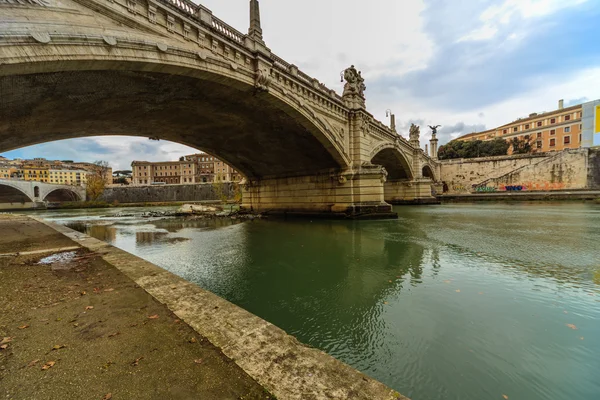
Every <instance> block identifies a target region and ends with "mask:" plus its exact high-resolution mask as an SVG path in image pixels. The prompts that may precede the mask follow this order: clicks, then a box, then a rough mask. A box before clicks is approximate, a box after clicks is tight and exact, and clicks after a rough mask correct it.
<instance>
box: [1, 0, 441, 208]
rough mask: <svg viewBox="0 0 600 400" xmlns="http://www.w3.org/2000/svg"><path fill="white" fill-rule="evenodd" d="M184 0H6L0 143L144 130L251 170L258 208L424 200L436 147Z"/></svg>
mask: <svg viewBox="0 0 600 400" xmlns="http://www.w3.org/2000/svg"><path fill="white" fill-rule="evenodd" d="M343 75H344V78H345V80H346V85H345V88H344V93H343V94H342V95H339V94H338V93H336V92H335V91H334V90H331V89H328V88H327V87H325V85H324V84H322V83H321V82H319V80H318V79H316V78H313V77H310V76H308V75H307V74H305V73H303V72H302V71H301V70H299V68H298V67H297V66H296V65H293V64H290V63H288V62H286V61H284V60H283V59H281V58H280V57H278V56H277V55H276V54H275V53H273V52H272V51H271V49H269V48H268V47H267V44H266V43H265V42H264V40H263V36H262V29H261V25H260V14H259V4H258V1H257V0H250V27H249V30H248V33H247V34H244V33H242V32H239V31H238V30H236V29H234V28H232V27H231V26H229V25H227V24H226V23H225V22H223V21H222V20H220V19H219V18H217V17H216V16H215V15H213V14H212V12H211V11H210V10H208V9H207V8H205V7H203V6H202V5H196V4H194V3H192V2H190V1H187V0H0V93H1V95H0V152H1V151H7V150H11V149H15V148H18V147H23V146H29V145H33V144H37V143H42V142H47V141H53V140H59V139H67V138H74V137H84V136H94V135H132V136H147V137H150V138H153V139H166V140H170V141H173V142H177V143H182V144H185V145H188V146H191V147H195V148H197V149H200V150H203V151H206V152H208V153H211V154H214V155H216V156H218V157H219V158H221V159H223V160H225V161H226V162H227V163H229V164H230V165H233V166H234V167H235V168H237V169H238V170H239V171H241V172H242V173H243V174H245V176H246V177H247V180H246V184H245V185H244V191H243V205H244V206H245V207H247V208H252V209H253V210H255V211H261V212H265V211H272V212H286V213H294V212H297V213H308V214H320V213H325V214H328V213H333V214H336V215H346V216H364V215H370V216H377V214H381V215H382V216H389V215H390V214H389V213H390V212H391V206H390V203H394V202H402V201H417V202H420V201H427V200H428V199H432V196H431V187H432V184H434V182H435V181H436V180H438V177H439V176H440V169H439V168H440V167H439V163H438V162H437V160H436V149H437V140H434V141H433V142H432V143H431V155H428V154H425V152H424V151H423V150H421V149H420V146H419V131H418V128H416V127H415V128H416V129H414V130H413V131H412V133H411V135H410V138H409V139H410V140H407V139H405V138H404V137H402V136H401V135H399V134H398V133H397V132H396V131H395V129H391V128H388V127H387V126H385V125H384V124H382V123H381V122H380V121H378V120H376V119H375V118H374V117H373V115H372V114H370V113H369V112H368V111H367V109H366V106H365V96H364V90H365V89H366V86H365V83H364V79H363V77H362V75H361V74H360V73H359V72H358V71H357V70H356V69H355V68H354V67H350V68H348V69H346V71H345V73H344V74H343Z"/></svg>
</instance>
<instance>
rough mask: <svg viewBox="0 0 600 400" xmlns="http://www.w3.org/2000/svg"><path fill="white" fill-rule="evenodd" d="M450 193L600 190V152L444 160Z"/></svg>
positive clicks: (444, 180) (442, 167)
mask: <svg viewBox="0 0 600 400" xmlns="http://www.w3.org/2000/svg"><path fill="white" fill-rule="evenodd" d="M441 177H442V178H441V179H442V181H443V182H445V183H446V186H447V192H446V193H447V194H450V195H452V194H466V193H474V192H475V193H482V192H484V193H485V192H503V191H509V192H510V191H556V190H584V189H600V154H598V151H595V150H590V149H573V150H565V151H561V152H558V153H544V154H536V155H515V156H502V157H485V158H477V159H460V160H448V161H443V162H442V166H441Z"/></svg>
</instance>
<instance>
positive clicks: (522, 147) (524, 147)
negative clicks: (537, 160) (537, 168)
mask: <svg viewBox="0 0 600 400" xmlns="http://www.w3.org/2000/svg"><path fill="white" fill-rule="evenodd" d="M510 145H511V146H512V153H513V154H529V153H532V150H533V146H532V143H531V137H530V136H529V135H525V136H523V137H522V138H519V137H514V138H512V139H511V140H510Z"/></svg>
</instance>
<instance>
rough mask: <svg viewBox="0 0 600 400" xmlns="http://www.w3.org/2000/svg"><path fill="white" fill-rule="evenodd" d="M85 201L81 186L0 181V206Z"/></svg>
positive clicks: (83, 189)
mask: <svg viewBox="0 0 600 400" xmlns="http://www.w3.org/2000/svg"><path fill="white" fill-rule="evenodd" d="M83 200H85V188H83V187H82V186H70V185H53V184H50V183H43V182H34V181H21V180H9V179H0V206H1V205H2V204H11V203H12V204H19V203H60V202H65V201H83Z"/></svg>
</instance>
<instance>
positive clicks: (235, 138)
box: [0, 70, 340, 179]
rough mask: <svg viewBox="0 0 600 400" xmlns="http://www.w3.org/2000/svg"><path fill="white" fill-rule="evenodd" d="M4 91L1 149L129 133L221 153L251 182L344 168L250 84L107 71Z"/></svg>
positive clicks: (26, 81) (5, 80) (10, 80)
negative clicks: (225, 83)
mask: <svg viewBox="0 0 600 400" xmlns="http://www.w3.org/2000/svg"><path fill="white" fill-rule="evenodd" d="M0 92H1V93H2V98H1V99H0V106H1V109H0V121H2V122H0V151H6V150H11V149H14V148H16V147H23V146H28V145H33V144H37V143H42V142H47V141H53V140H60V139H67V138H74V137H85V136H96V135H130V136H147V137H153V138H161V139H165V140H169V141H173V142H177V143H182V144H186V145H189V146H191V147H194V148H197V149H201V150H204V151H207V152H209V153H212V154H216V155H218V156H219V157H220V158H222V159H224V160H226V161H227V162H228V163H230V164H231V165H233V166H235V167H236V168H237V169H238V170H240V171H242V172H243V173H244V174H245V175H246V176H247V177H249V178H259V179H260V178H268V177H280V176H289V175H300V176H301V175H305V174H312V173H313V172H314V171H320V170H326V169H331V168H334V169H335V168H340V162H339V160H336V159H334V157H332V155H331V154H330V153H329V152H328V150H327V149H326V147H325V146H324V145H323V144H322V143H320V142H319V140H318V139H317V138H316V137H315V135H314V133H313V132H311V131H310V129H309V128H310V127H309V128H307V126H306V125H307V124H306V121H302V119H301V118H300V117H299V116H297V115H294V113H293V110H291V109H290V110H286V109H284V107H282V106H283V105H282V104H281V103H279V104H275V105H274V104H273V101H272V99H271V98H270V96H263V95H261V94H256V93H255V92H254V91H253V90H252V87H250V86H247V87H243V86H242V87H240V88H237V87H232V86H228V85H224V84H219V83H215V82H212V81H210V80H207V79H195V78H191V77H185V76H178V75H172V74H162V73H153V72H141V71H138V72H134V71H114V70H106V71H70V72H55V73H44V74H31V75H14V76H5V77H0ZM16 137H18V138H19V140H18V141H16V140H15V138H16ZM132 150H133V151H132V153H133V154H135V149H132Z"/></svg>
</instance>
